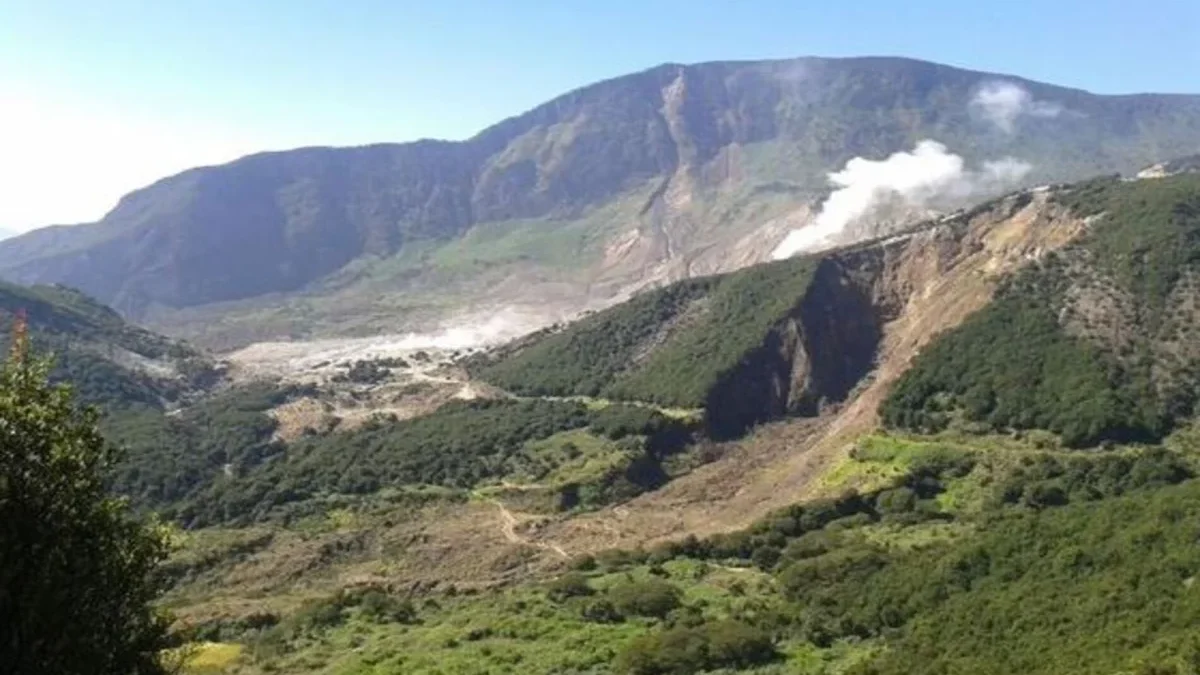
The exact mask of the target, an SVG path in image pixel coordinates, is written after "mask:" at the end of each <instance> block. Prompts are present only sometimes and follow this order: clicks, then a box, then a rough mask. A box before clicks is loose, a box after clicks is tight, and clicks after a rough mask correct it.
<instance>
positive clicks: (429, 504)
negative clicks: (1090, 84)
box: [0, 57, 1200, 675]
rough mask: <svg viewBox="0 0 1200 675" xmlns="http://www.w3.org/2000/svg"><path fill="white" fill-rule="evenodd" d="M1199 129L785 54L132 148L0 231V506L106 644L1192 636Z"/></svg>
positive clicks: (939, 653)
mask: <svg viewBox="0 0 1200 675" xmlns="http://www.w3.org/2000/svg"><path fill="white" fill-rule="evenodd" d="M998 106H999V107H998ZM1097 139H1103V142H1098V140H1097ZM1197 150H1200V97H1196V96H1185V95H1154V94H1145V95H1141V94H1139V95H1129V96H1109V95H1095V94H1090V93H1088V92H1084V91H1080V90H1075V89H1067V88H1062V87H1056V86H1052V85H1047V84H1041V83H1038V82H1034V81H1029V80H1023V79H1020V78H1015V77H1011V76H1004V75H995V74H991V73H982V72H975V71H968V70H962V69H958V68H952V67H949V66H941V65H938V64H933V63H927V62H921V61H913V60H909V59H898V58H882V57H872V58H852V59H823V58H821V59H819V58H804V59H792V60H780V61H753V62H714V63H703V64H695V65H678V64H666V65H662V66H659V67H656V68H652V69H650V70H646V71H643V72H640V73H634V74H632V75H627V76H623V77H618V78H615V79H611V80H607V81H603V82H598V83H596V84H593V85H589V86H587V87H583V88H581V89H578V90H575V91H572V92H569V93H566V94H564V95H563V96H561V97H559V98H556V99H554V100H552V101H550V102H547V103H546V104H543V105H541V106H539V107H537V108H534V109H533V110H530V111H529V112H526V113H523V114H521V115H517V116H515V117H511V118H509V119H506V120H504V121H501V122H499V123H498V124H496V125H494V126H492V127H489V128H487V129H485V130H483V131H482V132H480V133H478V134H477V135H475V136H472V137H470V138H469V139H467V140H463V141H433V140H424V141H418V142H414V143H407V144H378V145H367V146H360V147H352V148H301V149H298V150H291V151H283V152H272V153H264V154H258V155H251V156H248V157H244V158H242V159H239V160H236V161H234V162H231V163H227V164H221V165H217V166H211V167H201V168H196V169H192V170H188V171H185V172H183V173H180V174H177V175H174V176H169V177H166V178H163V179H162V180H160V181H158V182H156V183H154V184H152V185H149V186H147V187H145V188H143V189H141V190H138V191H135V192H133V193H131V194H129V195H126V196H125V197H124V198H122V199H121V201H120V203H119V204H118V205H117V206H116V208H114V209H113V210H112V211H111V212H109V213H108V214H107V215H106V216H104V217H103V218H102V219H101V220H99V221H97V222H95V223H91V224H84V225H77V226H56V227H51V228H45V229H42V230H36V231H33V232H30V233H28V234H26V235H21V236H17V237H15V238H12V239H6V240H4V241H2V242H0V277H3V278H4V279H6V281H0V335H2V336H7V337H4V338H0V347H2V348H3V349H4V350H5V352H6V353H8V354H9V356H8V360H7V361H6V364H7V365H5V366H4V367H3V369H0V384H2V386H0V408H3V411H5V416H0V436H2V437H3V439H4V440H5V443H4V444H0V451H3V452H5V453H9V454H7V455H6V460H5V461H6V462H7V465H5V467H4V468H7V466H14V467H15V466H20V467H23V468H22V469H21V470H20V471H12V472H10V473H11V475H0V509H9V510H7V511H4V514H8V517H7V518H0V521H4V522H5V523H7V525H6V527H7V528H8V529H6V530H4V533H7V534H4V536H8V537H10V539H7V540H5V541H6V542H8V541H18V540H20V541H24V539H20V537H34V538H36V537H35V535H37V536H40V535H39V532H40V530H39V529H38V527H27V526H30V525H34V526H41V525H45V524H50V525H55V526H57V524H58V520H61V521H63V522H64V523H67V524H68V525H70V527H72V528H75V529H68V530H64V531H65V532H67V534H68V535H70V536H69V537H67V539H69V540H70V541H71V542H72V546H76V547H77V548H74V549H71V552H70V553H61V554H60V552H58V551H57V550H56V549H53V548H52V547H47V548H46V550H48V551H51V552H52V553H53V554H54V555H52V556H49V557H47V558H46V560H51V563H46V564H47V565H49V564H53V565H58V564H60V563H63V561H66V562H67V563H69V562H71V561H72V560H74V559H75V557H77V558H79V559H85V560H90V558H89V556H92V555H96V556H98V557H100V554H96V553H95V551H96V550H99V549H94V548H88V546H92V545H93V544H96V543H97V542H99V544H98V545H100V548H102V549H103V550H104V551H107V553H109V554H113V552H116V554H114V555H112V558H113V560H116V561H117V562H118V563H119V564H121V565H128V566H129V567H130V568H131V569H132V568H134V567H136V565H135V564H134V563H137V564H141V562H140V561H143V560H145V561H149V562H147V563H146V567H145V570H142V569H141V568H137V569H134V570H133V573H131V574H133V575H137V578H138V579H139V580H140V582H144V586H142V587H140V590H139V591H138V592H141V593H144V594H145V600H142V599H140V598H141V596H138V598H135V599H134V600H133V601H130V602H131V603H132V605H131V606H134V605H136V607H135V609H137V610H138V611H139V612H141V611H142V610H146V611H145V616H143V615H142V614H139V613H136V612H135V613H133V614H131V615H130V616H133V617H134V618H133V619H130V621H132V622H135V623H136V622H137V621H141V622H142V623H141V624H138V625H139V626H140V627H139V628H138V629H137V630H138V634H139V635H143V633H144V634H145V635H147V636H149V637H146V638H145V639H146V643H145V644H144V645H138V646H137V649H139V650H141V651H140V652H138V655H137V658H138V659H142V660H143V661H144V663H143V665H144V664H151V665H149V666H145V667H146V668H148V670H146V671H145V672H147V673H152V672H153V673H157V672H160V671H161V668H160V667H162V666H170V667H171V668H173V669H174V671H175V672H178V673H179V674H180V675H269V674H274V673H282V674H288V675H293V674H294V675H307V674H312V675H317V674H320V675H385V674H391V673H414V674H426V675H449V674H451V673H454V674H471V675H474V674H479V675H485V674H486V675H492V674H500V673H520V674H521V675H543V674H544V675H560V674H574V675H684V674H690V673H756V674H758V675H785V674H787V675H892V674H895V675H899V674H900V673H905V674H908V673H942V674H949V673H970V674H971V675H991V674H995V675H1002V674H1009V673H1022V674H1026V675H1084V674H1091V673H1104V674H1108V675H1186V674H1188V673H1195V672H1198V671H1197V668H1198V667H1200V665H1198V664H1200V640H1198V639H1197V637H1196V633H1195V628H1196V626H1197V625H1200V596H1197V595H1196V590H1195V588H1194V582H1195V579H1196V578H1197V576H1200V549H1198V548H1197V547H1196V546H1195V543H1196V536H1197V532H1196V527H1195V523H1196V522H1197V518H1198V517H1200V394H1198V393H1197V392H1200V347H1197V345H1200V159H1198V157H1200V155H1189V154H1188V153H1192V152H1195V151H1197ZM14 430H15V431H14ZM13 448H16V449H17V450H12V449H13ZM18 450H19V451H18ZM89 453H90V454H89ZM54 471H59V472H60V473H54ZM29 476H33V477H35V478H37V479H39V480H41V483H37V482H36V481H34V480H33V479H28V477H29ZM64 477H65V478H64ZM29 486H34V487H38V486H41V487H44V488H45V489H44V493H45V495H49V497H44V498H43V494H42V493H41V492H38V491H37V490H35V489H27V488H29ZM27 495H33V497H29V498H28V499H27V501H28V503H26V502H23V501H21V500H22V499H26V498H27ZM59 495H70V498H69V499H68V498H67V497H60V496H59ZM38 499H41V500H42V501H40V502H39V501H37V500H38ZM60 502H61V503H60ZM13 505H15V506H13ZM51 507H53V509H58V510H57V511H54V513H56V514H57V515H56V516H55V518H57V520H55V521H54V522H50V521H49V520H47V519H44V518H42V516H41V514H42V512H43V511H47V512H48V511H51V510H53V509H51ZM60 507H61V508H60ZM92 507H94V509H93V510H94V511H95V513H97V514H99V515H95V514H92V511H89V508H92ZM71 513H87V514H92V515H90V516H89V517H90V518H92V520H89V521H87V522H86V523H84V524H83V525H79V526H78V527H76V525H75V524H74V521H72V520H71V518H70V517H69V516H70V514H71ZM4 514H0V515H4ZM13 514H15V515H13ZM63 514H67V515H63ZM105 518H108V519H109V520H104V519H105ZM106 527H107V528H108V529H105V528H106ZM48 531H49V530H48ZM114 532H115V533H116V534H114ZM14 533H15V534H14ZM30 533H32V534H30ZM131 533H132V534H131ZM0 534H2V533H0ZM101 535H102V536H101ZM134 535H137V536H134ZM64 536H66V535H64ZM120 536H126V537H127V538H128V541H133V542H135V543H136V542H140V544H138V545H140V546H142V548H141V549H135V550H132V551H131V550H127V549H122V548H121V547H120V545H119V543H120V542H121V541H123V540H121V539H120ZM139 536H140V537H143V538H142V539H138V537H139ZM106 537H112V541H115V542H117V544H112V545H111V546H110V545H109V541H110V540H109V539H107V538H106ZM80 542H82V543H80ZM104 547H107V548H104ZM9 548H10V550H16V547H15V546H12V545H10V547H9ZM31 550H32V548H31ZM38 550H41V549H38ZM76 551H83V553H79V554H77V553H76ZM4 553H6V551H5V549H4V548H3V547H0V554H4ZM73 556H74V557H73ZM139 556H140V557H139ZM30 559H31V560H33V559H34V558H30ZM5 560H6V562H5V564H3V565H0V573H4V574H6V573H7V572H5V570H6V569H7V568H8V567H12V568H14V569H16V568H17V567H18V565H17V563H18V562H21V561H22V560H24V559H23V558H20V557H19V556H10V557H9V558H7V559H5ZM38 560H41V559H40V558H39V559H38ZM130 561H133V562H130ZM21 564H22V565H24V564H25V563H23V562H21ZM63 564H66V563H63ZM22 569H23V568H22ZM64 569H66V568H65V567H64ZM122 570H124V568H122ZM23 573H27V576H28V577H29V578H40V577H39V576H38V575H39V574H40V570H36V569H34V570H32V571H26V572H23ZM114 574H116V573H114ZM94 576H95V577H96V579H100V580H101V581H105V583H107V578H103V579H101V577H103V575H102V574H99V573H97V574H95V575H94ZM117 576H120V575H117ZM13 578H14V579H15V578H17V577H13ZM63 578H66V576H64V577H63ZM120 578H122V579H125V580H126V581H128V579H129V578H132V576H128V577H120ZM5 579H6V580H7V579H8V577H5ZM90 579H91V577H88V579H87V580H90ZM75 581H78V579H75ZM75 581H72V583H74V582H75ZM6 583H8V582H7V581H6ZM96 583H98V582H96ZM27 585H30V586H33V584H27ZM103 585H104V584H101V586H103ZM11 586H12V587H13V588H17V589H18V590H21V589H20V588H19V587H20V586H21V584H17V583H12V584H11ZM109 586H111V587H113V588H117V586H115V585H112V584H109ZM0 591H3V592H0V614H3V611H5V607H6V605H5V604H4V603H5V602H7V598H8V597H9V596H8V595H5V594H4V593H8V590H6V588H5V587H0ZM56 592H57V589H53V588H51V589H49V590H47V591H46V593H45V597H49V598H52V599H53V601H54V602H56V603H59V604H57V605H53V606H54V607H55V608H58V609H56V611H58V612H59V614H60V616H61V615H62V614H63V610H62V609H61V607H63V606H65V605H64V604H63V603H65V602H68V601H74V600H75V598H67V599H66V600H64V597H65V596H63V594H61V593H60V594H59V595H55V593H56ZM97 594H98V596H100V595H103V594H102V593H99V591H97ZM10 595H13V597H16V596H15V595H14V594H10ZM39 597H40V596H39ZM89 597H90V596H89ZM85 599H86V598H85ZM121 602H125V600H124V599H123V600H121ZM139 603H140V604H139ZM81 606H83V605H81ZM122 607H124V605H122ZM86 608H87V609H88V610H89V611H92V610H94V607H92V606H91V605H87V606H86ZM147 608H148V609H147ZM104 611H109V612H110V613H112V611H113V610H111V608H108V609H104ZM94 615H96V616H101V615H103V612H100V613H99V614H94ZM6 616H7V615H6ZM12 616H17V613H15V612H13V613H12ZM39 616H40V615H39ZM0 618H3V616H0ZM122 620H124V619H122ZM2 623H3V622H0V624H2ZM130 625H132V624H130ZM0 642H2V641H0ZM12 644H17V645H18V646H22V645H23V644H24V643H21V642H20V641H19V640H15V641H12ZM38 648H39V649H41V648H42V647H40V646H39V647H38ZM67 651H69V650H65V649H62V650H58V649H56V650H49V651H46V653H51V652H54V653H59V652H62V653H64V654H65V653H67ZM31 653H32V652H31ZM139 663H142V661H139ZM143 665H138V666H129V668H127V669H126V670H127V671H128V672H139V673H140V672H142V671H141V670H138V669H139V668H142V667H143ZM121 672H126V671H121Z"/></svg>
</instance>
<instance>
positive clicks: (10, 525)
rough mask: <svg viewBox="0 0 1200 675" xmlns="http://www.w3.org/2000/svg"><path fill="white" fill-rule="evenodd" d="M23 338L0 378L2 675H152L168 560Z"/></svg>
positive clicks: (106, 453)
mask: <svg viewBox="0 0 1200 675" xmlns="http://www.w3.org/2000/svg"><path fill="white" fill-rule="evenodd" d="M23 340H24V338H23V336H21V334H20V329H18V342H17V344H16V345H15V346H14V350H13V356H12V358H10V360H9V361H8V363H7V364H5V365H4V367H3V370H2V371H0V663H3V664H4V670H5V672H9V673H14V674H18V675H20V674H29V675H34V674H40V673H147V674H148V673H158V672H163V670H164V668H163V666H162V664H161V663H160V661H159V651H160V650H161V649H162V648H163V647H165V646H167V627H166V622H165V621H164V620H163V618H162V617H160V616H159V615H158V614H157V613H156V612H155V611H154V610H153V609H151V606H150V603H151V602H153V601H154V600H155V598H156V597H157V596H158V594H159V591H160V586H159V583H158V581H157V580H156V578H155V576H154V572H155V568H156V567H157V565H158V563H159V562H160V561H161V560H163V559H164V558H165V556H166V553H167V546H166V540H165V539H164V537H163V535H162V533H160V532H158V531H157V530H152V529H147V528H146V527H145V526H144V525H143V524H142V523H140V522H139V521H137V520H135V519H133V518H132V517H131V515H130V513H129V511H128V509H127V508H126V507H125V505H124V504H123V503H121V502H120V501H118V500H115V499H113V498H111V497H110V496H109V495H108V492H107V490H106V489H105V485H104V480H103V478H104V472H105V471H106V470H107V469H108V467H110V466H111V465H112V463H113V461H114V459H115V457H114V454H113V448H112V446H110V445H108V444H107V443H106V442H105V441H104V440H103V439H102V438H101V436H100V435H99V433H98V431H97V429H96V415H95V413H94V412H91V411H84V412H80V411H79V410H77V409H76V407H75V405H74V401H73V399H72V396H71V393H70V392H69V391H68V390H66V389H63V388H56V387H52V386H50V385H48V384H47V383H46V377H47V372H48V370H49V368H48V365H47V364H45V363H40V362H31V361H27V360H26V356H25V354H24V343H23Z"/></svg>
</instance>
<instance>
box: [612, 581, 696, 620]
mask: <svg viewBox="0 0 1200 675" xmlns="http://www.w3.org/2000/svg"><path fill="white" fill-rule="evenodd" d="M608 596H609V599H610V600H611V601H612V603H613V606H614V607H615V608H616V609H617V611H618V612H620V613H621V614H624V615H626V616H645V617H653V618H656V619H664V618H666V616H667V615H668V614H670V613H671V610H673V609H675V608H676V607H678V606H679V605H680V604H681V603H680V593H679V589H678V588H676V587H675V586H674V585H672V584H670V583H668V582H666V581H663V580H661V579H647V580H645V581H632V582H628V583H624V584H620V585H617V586H613V587H612V588H610V589H609V591H608Z"/></svg>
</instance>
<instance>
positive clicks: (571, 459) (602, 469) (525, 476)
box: [512, 429, 630, 486]
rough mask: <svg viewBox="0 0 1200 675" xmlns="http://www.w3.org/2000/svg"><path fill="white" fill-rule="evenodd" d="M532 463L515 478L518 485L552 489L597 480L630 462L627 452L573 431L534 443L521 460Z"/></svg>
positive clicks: (616, 446)
mask: <svg viewBox="0 0 1200 675" xmlns="http://www.w3.org/2000/svg"><path fill="white" fill-rule="evenodd" d="M519 458H520V459H521V460H523V461H527V462H529V463H528V464H527V465H524V466H521V467H520V468H519V469H518V470H517V471H516V472H515V473H513V474H512V480H513V481H515V482H530V483H533V482H536V483H542V484H545V485H551V486H562V485H566V484H568V483H587V482H590V481H593V480H596V479H598V478H600V477H601V476H603V475H604V474H605V473H607V472H609V471H610V470H612V469H613V468H615V467H618V466H620V465H622V464H624V463H626V462H628V461H629V459H630V454H629V452H628V451H627V450H624V449H622V448H621V447H620V446H619V445H617V444H616V443H615V442H613V441H610V440H608V439H607V438H601V437H599V436H596V435H594V434H592V433H589V432H588V431H587V430H586V429H573V430H571V431H564V432H562V433H558V434H555V435H553V436H551V437H549V438H544V439H541V440H536V441H530V442H529V443H526V444H525V449H524V452H523V453H522V455H521V456H520V457H519Z"/></svg>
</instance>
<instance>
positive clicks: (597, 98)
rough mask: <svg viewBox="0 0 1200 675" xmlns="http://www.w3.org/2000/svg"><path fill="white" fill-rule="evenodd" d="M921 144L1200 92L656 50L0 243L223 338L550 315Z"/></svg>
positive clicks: (10, 269)
mask: <svg viewBox="0 0 1200 675" xmlns="http://www.w3.org/2000/svg"><path fill="white" fill-rule="evenodd" d="M926 138H931V139H935V140H937V141H940V142H942V143H944V144H945V145H946V146H947V147H948V148H949V150H950V151H951V152H953V153H957V154H958V155H960V156H962V157H963V158H964V160H965V161H966V162H967V163H968V165H972V166H973V165H977V164H979V163H981V162H984V161H988V160H998V159H1000V158H1003V157H1009V156H1011V157H1013V158H1016V159H1017V160H1020V161H1022V162H1027V163H1029V164H1030V165H1032V169H1031V170H1030V171H1029V172H1028V173H1027V174H1026V175H1025V176H1024V177H1023V178H1022V181H1023V182H1024V183H1025V184H1033V183H1040V182H1054V181H1063V180H1070V179H1079V178H1083V177H1086V176H1089V175H1094V174H1097V173H1106V172H1131V171H1134V170H1136V169H1137V168H1139V167H1142V166H1145V165H1148V164H1150V163H1152V162H1154V161H1159V160H1161V159H1164V158H1166V157H1168V156H1175V155H1178V154H1180V153H1181V152H1186V151H1189V150H1192V149H1200V97H1196V96H1180V95H1152V94H1147V95H1130V96H1099V95H1093V94H1089V93H1087V92H1083V91H1079V90H1073V89H1065V88H1061V87H1055V86H1051V85H1046V84H1041V83H1037V82H1031V81H1027V80H1022V79H1020V78H1015V77H1010V76H1003V75H996V74H990V73H980V72H972V71H966V70H961V69H957V68H952V67H949V66H942V65H937V64H932V63H925V62H920V61H913V60H907V59H898V58H852V59H819V58H801V59H793V60H785V61H762V62H718V63H704V64H698V65H676V64H668V65H663V66H659V67H656V68H652V69H650V70H647V71H644V72H640V73H636V74H632V75H628V76H624V77H620V78H616V79H613V80H608V81H605V82H600V83H597V84H594V85H591V86H588V87H584V88H582V89H579V90H576V91H573V92H570V93H568V94H566V95H564V96H561V97H559V98H557V99H555V100H553V101H550V102H548V103H546V104H544V105H542V106H539V107H537V108H535V109H534V110H531V111H529V112H527V113H525V114H523V115H519V116H517V117H513V118H510V119H507V120H505V121H503V122H500V123H499V124H496V125H495V126H493V127H490V128H488V129H486V130H484V131H482V132H481V133H479V134H478V135H476V136H475V137H473V138H471V139H469V140H466V141H462V142H443V141H430V140H426V141H419V142H415V143H406V144H381V145H373V146H365V147H358V148H305V149H300V150H293V151H288V152H278V153H267V154H261V155H254V156H250V157H246V158H243V159H240V160H237V161H235V162H231V163H229V164H225V165H221V166H215V167H205V168H198V169H193V170H190V171H186V172H184V173H181V174H179V175H176V176H172V177H169V178H165V179H163V180H161V181H159V182H157V183H155V184H153V185H151V186H149V187H146V188H144V189H141V190H138V191H136V192H133V193H131V194H129V195H127V196H125V197H124V198H123V199H122V200H121V201H120V203H119V204H118V205H117V207H116V208H115V209H113V211H111V212H110V213H109V214H107V215H106V216H105V217H104V218H103V219H102V220H101V221H99V222H97V223H92V224H86V225H78V226H71V227H52V228H46V229H43V230H38V231H35V232H31V233H28V234H25V235H22V236H20V237H17V238H15V239H12V240H9V241H5V242H3V243H0V276H3V277H5V278H8V279H10V280H13V281H17V282H22V283H45V282H54V283H64V284H67V285H71V286H75V287H78V288H82V289H84V290H85V291H87V292H88V293H90V294H92V295H94V296H96V297H97V298H99V299H100V300H102V301H104V302H106V303H109V304H111V305H112V306H114V307H115V308H117V309H118V310H119V311H121V312H122V313H123V314H124V315H126V316H128V317H131V318H134V319H139V320H142V321H145V322H148V323H150V324H151V325H152V326H154V327H157V328H160V329H165V330H169V331H171V332H173V333H175V334H182V335H189V336H194V337H197V338H199V339H201V340H204V341H206V342H207V343H208V344H211V345H214V346H232V345H236V344H243V343H245V342H248V341H252V340H256V339H263V338H270V337H304V336H307V335H312V334H332V333H363V334H366V333H378V332H381V331H394V330H397V329H399V328H402V327H414V326H421V325H428V324H429V323H430V322H431V321H433V320H434V319H437V318H444V317H447V316H451V315H453V314H455V312H456V311H467V310H474V311H483V312H490V311H492V310H493V308H495V307H496V306H499V305H509V304H517V305H522V306H525V307H528V308H532V309H533V310H535V311H536V312H537V313H539V314H540V317H539V318H540V320H541V321H546V320H551V319H554V318H557V317H558V316H561V315H566V314H570V313H572V312H574V311H576V310H578V309H581V308H585V307H589V306H597V305H603V304H608V303H610V302H612V301H613V300H614V299H618V298H620V297H623V296H624V295H625V294H627V293H628V292H629V291H631V290H633V289H636V288H639V287H643V286H645V285H648V284H655V283H660V282H662V281H666V280H672V279H678V278H683V277H687V276H694V275H703V274H707V273H713V272H718V271H727V270H730V269H735V268H737V267H741V266H744V265H747V264H750V263H754V262H759V261H762V260H765V259H766V258H767V257H768V254H769V251H770V250H771V249H773V248H774V246H775V245H776V244H777V243H778V242H779V241H780V239H782V238H783V236H784V234H786V232H788V231H789V230H791V229H794V228H795V227H798V226H801V225H804V224H805V223H807V222H809V221H810V219H811V217H812V214H813V211H814V210H815V208H816V204H817V203H818V202H819V200H820V199H821V198H822V197H823V196H824V195H826V194H827V193H828V185H827V183H826V174H827V173H828V172H829V171H831V170H835V169H840V168H841V167H842V166H843V165H845V163H846V162H847V161H848V160H850V159H852V158H855V157H870V158H881V157H883V156H886V155H888V154H890V153H893V152H897V151H901V150H908V149H910V148H912V147H913V146H914V144H915V143H916V142H917V141H919V140H921V139H926Z"/></svg>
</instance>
